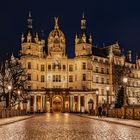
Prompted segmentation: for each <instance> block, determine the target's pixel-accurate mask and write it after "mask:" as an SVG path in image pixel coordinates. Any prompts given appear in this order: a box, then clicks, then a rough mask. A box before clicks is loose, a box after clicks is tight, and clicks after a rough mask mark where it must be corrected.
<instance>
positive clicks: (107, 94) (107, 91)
mask: <svg viewBox="0 0 140 140" xmlns="http://www.w3.org/2000/svg"><path fill="white" fill-rule="evenodd" d="M106 96H107V97H106V98H107V108H106V116H107V117H108V107H109V98H108V96H109V87H106Z"/></svg>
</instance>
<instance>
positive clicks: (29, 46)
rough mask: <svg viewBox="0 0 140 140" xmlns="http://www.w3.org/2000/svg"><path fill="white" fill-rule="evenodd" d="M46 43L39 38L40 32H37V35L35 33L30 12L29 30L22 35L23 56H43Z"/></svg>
mask: <svg viewBox="0 0 140 140" xmlns="http://www.w3.org/2000/svg"><path fill="white" fill-rule="evenodd" d="M44 45H45V41H43V40H39V37H38V33H36V35H34V33H33V25H32V16H31V13H30V12H29V16H28V19H27V30H26V32H25V34H23V33H22V37H21V56H24V55H30V56H37V57H43V54H44V51H43V47H44Z"/></svg>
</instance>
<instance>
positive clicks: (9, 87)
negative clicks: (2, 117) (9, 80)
mask: <svg viewBox="0 0 140 140" xmlns="http://www.w3.org/2000/svg"><path fill="white" fill-rule="evenodd" d="M11 89H12V86H11V85H8V94H9V101H8V102H9V103H8V106H9V107H10V100H11Z"/></svg>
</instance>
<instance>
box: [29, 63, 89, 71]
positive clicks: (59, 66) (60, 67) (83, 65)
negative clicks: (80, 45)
mask: <svg viewBox="0 0 140 140" xmlns="http://www.w3.org/2000/svg"><path fill="white" fill-rule="evenodd" d="M55 68H56V65H55V64H53V65H50V64H49V65H48V70H52V69H55ZM57 68H58V69H63V70H66V65H62V66H61V65H57ZM28 69H32V64H31V62H28ZM82 69H83V70H85V69H86V63H82ZM37 70H38V64H37ZM40 70H41V71H45V65H43V64H42V65H41V67H40ZM73 70H74V68H73V65H69V71H73ZM75 70H77V66H75Z"/></svg>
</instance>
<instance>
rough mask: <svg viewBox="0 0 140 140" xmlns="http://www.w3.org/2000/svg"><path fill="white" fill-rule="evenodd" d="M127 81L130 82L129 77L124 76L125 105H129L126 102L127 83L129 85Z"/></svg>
mask: <svg viewBox="0 0 140 140" xmlns="http://www.w3.org/2000/svg"><path fill="white" fill-rule="evenodd" d="M127 82H128V78H127V77H124V78H123V87H124V106H126V105H127V102H126V85H127Z"/></svg>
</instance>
